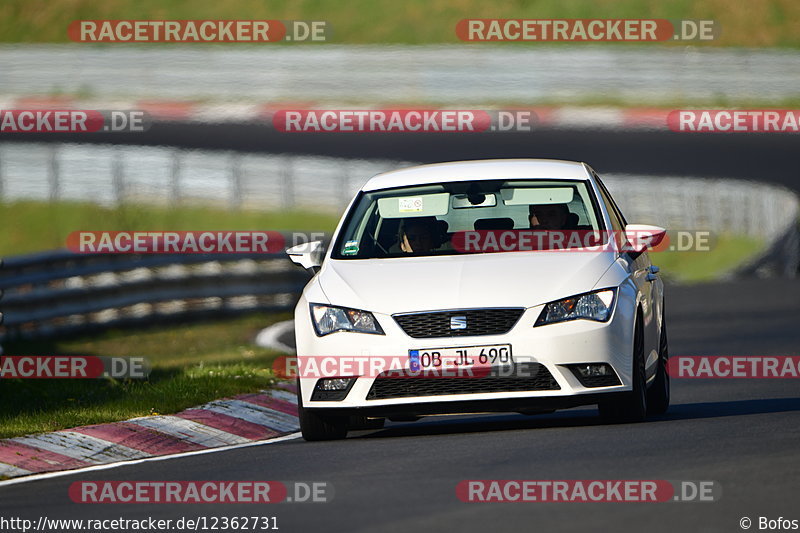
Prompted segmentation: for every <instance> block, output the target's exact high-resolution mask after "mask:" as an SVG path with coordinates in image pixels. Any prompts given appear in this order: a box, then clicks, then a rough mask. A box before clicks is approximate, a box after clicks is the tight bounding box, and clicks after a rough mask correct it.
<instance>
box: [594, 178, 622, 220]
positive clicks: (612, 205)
mask: <svg viewBox="0 0 800 533" xmlns="http://www.w3.org/2000/svg"><path fill="white" fill-rule="evenodd" d="M592 174H593V175H594V179H595V180H596V181H597V185H598V186H599V187H600V192H601V194H602V195H603V201H604V202H605V203H606V206H608V211H609V214H611V213H614V215H616V218H617V220H618V221H619V222H620V223H622V227H623V228H624V227H625V226H627V225H628V221H627V220H625V216H623V214H622V211H620V209H619V207H617V204H616V202H614V199H613V198H611V195H610V194H609V193H608V189H606V185H605V183H603V181H602V180H601V179H600V176H598V175H597V174H596V173H594V172H593V173H592Z"/></svg>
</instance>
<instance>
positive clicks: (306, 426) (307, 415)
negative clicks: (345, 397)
mask: <svg viewBox="0 0 800 533" xmlns="http://www.w3.org/2000/svg"><path fill="white" fill-rule="evenodd" d="M297 414H298V417H299V418H300V431H301V433H302V434H303V438H304V439H305V440H307V441H309V442H311V441H317V440H338V439H343V438H345V437H346V436H347V417H345V416H331V415H325V414H320V413H317V412H315V411H313V410H308V409H306V408H305V407H303V397H302V395H301V394H300V384H299V383H298V385H297Z"/></svg>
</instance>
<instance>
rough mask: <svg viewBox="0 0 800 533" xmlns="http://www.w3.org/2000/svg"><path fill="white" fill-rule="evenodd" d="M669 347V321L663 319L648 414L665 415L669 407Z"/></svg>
mask: <svg viewBox="0 0 800 533" xmlns="http://www.w3.org/2000/svg"><path fill="white" fill-rule="evenodd" d="M668 361H669V347H668V343H667V321H666V320H665V319H663V320H662V321H661V337H660V339H659V342H658V370H657V371H656V377H655V379H654V380H653V383H652V385H650V388H649V389H648V391H647V414H652V415H663V414H664V413H666V412H667V409H669V372H667V363H668Z"/></svg>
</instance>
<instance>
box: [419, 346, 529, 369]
mask: <svg viewBox="0 0 800 533" xmlns="http://www.w3.org/2000/svg"><path fill="white" fill-rule="evenodd" d="M513 365H514V358H513V356H512V355H511V345H510V344H493V345H490V346H462V347H458V348H426V349H422V350H409V351H408V368H409V369H410V370H411V371H412V372H419V371H420V370H429V369H460V368H463V369H467V368H490V367H506V366H513Z"/></svg>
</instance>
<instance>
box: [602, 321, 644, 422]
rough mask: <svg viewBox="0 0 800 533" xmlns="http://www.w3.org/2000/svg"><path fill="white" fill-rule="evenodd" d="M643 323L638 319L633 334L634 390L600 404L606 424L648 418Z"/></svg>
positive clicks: (640, 420) (639, 420)
mask: <svg viewBox="0 0 800 533" xmlns="http://www.w3.org/2000/svg"><path fill="white" fill-rule="evenodd" d="M642 329H643V328H642V321H641V318H640V317H639V316H637V317H636V329H635V330H634V334H633V390H632V391H630V392H624V393H621V394H618V395H615V396H614V397H613V398H609V399H608V400H603V401H601V402H600V403H599V404H598V406H597V407H598V409H599V410H600V417H601V418H602V419H603V420H605V421H606V422H612V423H634V422H642V421H643V420H644V419H645V418H647V378H646V376H645V369H644V335H643V331H642Z"/></svg>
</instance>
